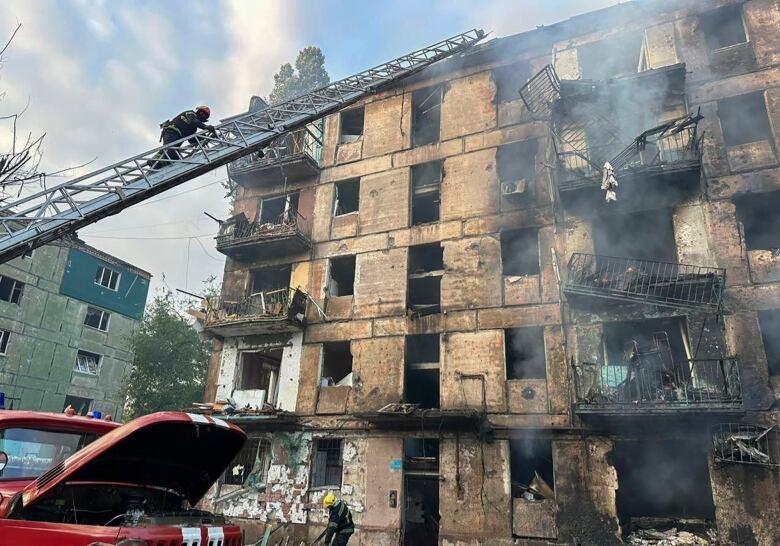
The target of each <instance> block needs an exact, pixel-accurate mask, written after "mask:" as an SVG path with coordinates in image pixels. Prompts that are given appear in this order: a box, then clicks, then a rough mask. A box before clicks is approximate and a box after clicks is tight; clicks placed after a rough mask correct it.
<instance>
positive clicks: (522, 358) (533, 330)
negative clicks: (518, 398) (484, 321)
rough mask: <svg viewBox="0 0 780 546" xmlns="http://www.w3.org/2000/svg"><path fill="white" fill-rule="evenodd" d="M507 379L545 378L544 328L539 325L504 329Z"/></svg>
mask: <svg viewBox="0 0 780 546" xmlns="http://www.w3.org/2000/svg"><path fill="white" fill-rule="evenodd" d="M504 355H505V358H506V378H507V379H545V378H546V377H547V364H546V361H545V356H544V329H543V328H538V327H529V328H508V329H506V330H504Z"/></svg>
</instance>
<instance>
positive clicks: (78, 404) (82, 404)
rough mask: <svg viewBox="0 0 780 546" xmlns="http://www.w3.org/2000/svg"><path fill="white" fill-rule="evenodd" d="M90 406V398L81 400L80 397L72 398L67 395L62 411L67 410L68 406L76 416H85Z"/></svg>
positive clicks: (70, 395)
mask: <svg viewBox="0 0 780 546" xmlns="http://www.w3.org/2000/svg"><path fill="white" fill-rule="evenodd" d="M91 405H92V400H91V399H90V398H82V397H81V396H73V395H72V394H69V395H67V396H66V397H65V403H64V404H63V405H62V410H63V411H64V410H66V409H68V406H70V407H71V408H73V409H74V410H76V414H77V415H86V414H87V413H88V412H89V408H90V406H91Z"/></svg>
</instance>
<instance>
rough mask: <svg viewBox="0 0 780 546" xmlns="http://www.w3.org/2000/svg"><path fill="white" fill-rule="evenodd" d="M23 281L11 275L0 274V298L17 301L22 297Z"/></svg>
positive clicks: (12, 301)
mask: <svg viewBox="0 0 780 546" xmlns="http://www.w3.org/2000/svg"><path fill="white" fill-rule="evenodd" d="M23 290H24V283H23V282H19V281H17V280H16V279H12V278H11V277H6V276H0V300H3V301H8V302H11V303H16V304H18V303H19V300H21V299H22V291H23Z"/></svg>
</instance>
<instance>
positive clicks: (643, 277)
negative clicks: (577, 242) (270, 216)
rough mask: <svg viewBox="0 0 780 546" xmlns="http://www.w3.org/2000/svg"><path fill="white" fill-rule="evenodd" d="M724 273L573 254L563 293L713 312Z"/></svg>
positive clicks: (709, 268) (721, 286) (681, 266)
mask: <svg viewBox="0 0 780 546" xmlns="http://www.w3.org/2000/svg"><path fill="white" fill-rule="evenodd" d="M725 282H726V270H725V269H721V268H715V267H702V266H698V265H686V264H675V263H668V262H658V261H653V260H637V259H633V258H615V257H612V256H597V255H595V254H583V253H580V252H575V253H574V254H572V257H571V259H570V260H569V265H568V275H567V279H566V283H565V285H564V291H565V292H566V293H567V294H569V295H585V296H594V297H599V298H609V299H614V300H621V301H628V302H638V303H648V304H653V305H661V306H665V307H672V308H686V309H693V310H701V311H710V312H716V311H718V310H719V309H720V304H721V299H722V296H723V287H724V285H725Z"/></svg>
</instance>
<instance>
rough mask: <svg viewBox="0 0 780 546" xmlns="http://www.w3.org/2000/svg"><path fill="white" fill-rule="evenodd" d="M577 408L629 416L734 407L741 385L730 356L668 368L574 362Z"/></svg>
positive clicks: (647, 362) (641, 362)
mask: <svg viewBox="0 0 780 546" xmlns="http://www.w3.org/2000/svg"><path fill="white" fill-rule="evenodd" d="M573 366H574V389H575V404H576V406H577V409H578V410H581V411H584V412H598V410H599V409H601V410H603V411H605V412H609V413H623V412H626V413H633V412H641V411H643V410H646V409H675V408H678V409H682V408H691V407H701V408H706V407H713V408H720V409H723V408H732V409H739V408H740V407H741V405H742V384H741V380H740V369H739V363H738V361H737V359H736V358H734V357H726V358H718V359H692V360H687V361H683V362H679V363H674V364H672V365H671V366H666V365H663V364H662V363H661V362H660V360H654V359H650V358H648V359H641V358H640V359H637V360H634V361H633V362H627V363H623V364H620V365H606V364H594V363H592V362H582V363H579V364H574V365H573Z"/></svg>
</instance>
